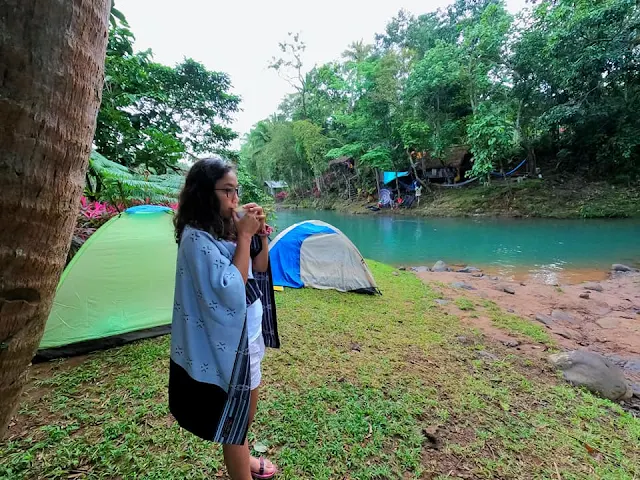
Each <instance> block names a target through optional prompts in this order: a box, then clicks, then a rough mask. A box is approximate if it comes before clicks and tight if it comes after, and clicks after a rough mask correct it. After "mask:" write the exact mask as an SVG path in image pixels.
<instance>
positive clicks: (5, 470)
mask: <svg viewBox="0 0 640 480" xmlns="http://www.w3.org/2000/svg"><path fill="white" fill-rule="evenodd" d="M371 265H372V269H373V273H374V275H375V277H376V279H377V281H378V284H379V286H380V287H381V289H382V291H383V294H384V295H383V296H382V297H369V296H360V295H350V294H340V293H338V292H332V291H317V290H299V291H294V290H286V291H285V292H284V293H281V294H278V297H277V299H278V309H279V310H278V313H279V322H280V323H279V326H280V329H281V337H282V343H283V348H282V349H281V350H279V351H273V350H270V351H269V352H268V353H267V357H266V359H265V362H264V366H263V368H264V382H265V387H264V389H263V392H262V400H261V403H260V405H259V410H258V415H257V419H256V425H255V428H253V429H252V431H251V433H250V442H251V443H252V444H254V443H255V442H260V443H261V444H264V445H266V446H267V447H268V452H267V455H268V456H269V457H270V458H271V459H273V460H274V461H275V462H276V463H277V464H278V466H279V467H280V470H281V472H282V473H281V475H280V476H279V478H282V479H311V478H313V479H333V478H335V479H338V478H339V479H343V478H350V479H363V480H364V479H371V480H373V479H396V478H397V479H400V478H402V479H428V478H434V479H435V478H438V479H444V478H452V477H454V478H455V477H457V478H486V479H490V478H532V479H533V478H562V479H578V478H594V479H596V478H607V479H621V480H622V479H629V480H630V479H632V478H634V477H635V478H638V476H640V468H638V465H640V453H639V451H638V449H634V445H638V442H640V421H639V420H638V419H635V418H633V417H632V416H631V415H629V414H628V413H625V412H624V411H623V410H622V409H621V408H620V407H619V406H617V405H615V404H613V403H611V402H608V401H605V400H601V399H599V398H596V397H594V396H592V395H590V394H588V393H585V392H582V391H579V390H574V389H573V388H571V387H569V386H568V385H565V384H564V383H562V382H561V381H560V380H559V379H558V378H557V376H556V375H555V373H554V372H551V371H549V367H548V366H547V365H546V364H545V363H543V362H538V361H536V360H528V359H525V358H522V357H518V356H515V355H513V354H512V352H513V350H509V349H507V348H505V347H502V346H500V345H493V344H491V343H490V342H489V341H487V339H485V338H482V337H481V336H479V334H477V333H474V332H472V331H470V330H469V329H467V328H466V327H464V326H462V325H461V324H460V322H459V321H458V320H457V319H456V317H454V316H453V315H446V314H445V312H444V311H443V310H442V309H440V308H438V307H437V306H435V305H434V299H435V298H438V294H437V292H435V291H434V290H433V289H432V288H430V287H429V286H428V285H425V284H423V283H422V282H420V280H418V279H417V278H416V277H415V276H413V275H412V274H410V273H407V272H400V274H399V275H398V276H394V275H393V274H392V272H393V269H391V268H390V267H387V266H384V265H380V264H375V263H372V264H371ZM456 303H457V302H456ZM485 308H486V309H487V310H489V311H492V312H493V311H494V310H496V311H495V315H496V318H498V319H500V318H503V317H502V316H501V314H500V313H499V311H497V308H494V307H492V306H491V305H488V306H486V307H485ZM504 318H507V319H509V318H510V317H509V316H505V317H504ZM494 321H496V322H499V323H504V324H506V325H508V328H513V329H516V330H517V331H521V333H522V334H525V335H532V336H538V335H539V332H538V333H536V332H537V330H535V329H534V330H529V329H527V328H524V326H523V325H521V324H519V323H517V322H515V320H513V319H510V320H495V319H494ZM520 321H521V322H525V321H524V320H520ZM459 335H466V336H467V337H473V338H474V339H475V340H476V342H474V343H473V344H468V345H466V344H465V345H463V344H461V343H460V342H459V341H457V340H456V338H457V337H458V336H459ZM540 340H541V341H543V340H545V339H544V338H543V337H542V336H540ZM483 343H484V344H483ZM354 344H357V345H358V348H354V347H353V345H354ZM480 344H482V349H483V350H486V351H488V352H490V353H493V354H494V355H495V356H496V357H497V360H491V361H490V360H487V359H479V357H478V355H477V353H478V351H477V350H478V348H479V345H480ZM168 346H169V342H168V338H166V337H165V338H161V339H155V340H149V341H144V342H140V343H136V344H132V345H128V346H125V347H122V348H119V349H114V350H110V351H105V352H101V353H98V354H95V355H92V356H90V357H89V358H88V359H87V360H86V361H84V362H82V363H80V364H78V365H73V363H74V362H72V361H67V362H59V363H54V364H48V365H45V366H40V367H37V368H36V369H35V372H34V375H35V381H34V382H33V384H32V385H31V387H30V388H29V390H28V391H27V392H26V393H25V396H24V402H23V404H22V407H21V409H20V413H19V415H18V417H17V418H16V424H15V425H14V426H13V427H12V429H11V430H10V435H11V437H10V439H9V440H8V441H7V442H5V443H4V444H0V459H1V460H0V478H6V479H12V480H13V479H21V478H25V479H36V478H37V479H40V478H53V479H58V478H60V479H61V478H74V479H79V478H87V479H107V478H122V479H128V478H141V479H142V478H144V479H166V478H189V479H204V478H226V477H225V474H224V468H223V464H222V457H221V450H220V448H219V447H218V446H213V445H210V444H208V443H206V442H202V441H200V440H197V439H195V438H194V437H193V436H191V435H190V434H188V433H185V432H183V431H182V430H181V429H180V428H179V427H178V426H177V425H176V424H175V423H174V422H173V421H172V419H171V417H170V415H169V413H168V409H167V398H166V388H167V367H168Z"/></svg>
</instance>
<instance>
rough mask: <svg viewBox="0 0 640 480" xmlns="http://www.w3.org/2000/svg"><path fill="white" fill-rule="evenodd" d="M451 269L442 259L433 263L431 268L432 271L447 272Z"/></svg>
mask: <svg viewBox="0 0 640 480" xmlns="http://www.w3.org/2000/svg"><path fill="white" fill-rule="evenodd" d="M449 270H451V269H450V268H449V266H448V265H447V264H446V263H444V262H443V261H442V260H438V261H437V262H436V263H435V265H434V266H433V267H432V268H431V271H432V272H448V271H449Z"/></svg>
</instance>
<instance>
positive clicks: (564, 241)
mask: <svg viewBox="0 0 640 480" xmlns="http://www.w3.org/2000/svg"><path fill="white" fill-rule="evenodd" d="M310 219H315V220H322V221H325V222H327V223H330V224H331V225H334V226H335V227H337V228H339V229H340V230H342V232H344V233H345V234H346V235H347V236H348V237H349V238H350V239H351V241H352V242H353V243H354V244H355V245H356V246H357V247H358V249H359V250H360V252H361V253H362V255H363V256H364V257H365V258H369V259H372V260H377V261H380V262H384V263H388V264H391V265H396V266H399V265H405V266H419V265H427V266H429V265H432V264H433V263H435V262H436V261H437V260H444V261H445V262H447V263H449V264H451V265H474V266H477V267H480V268H483V269H485V270H488V271H493V272H495V273H497V274H500V275H507V276H511V277H513V278H525V277H529V278H531V277H534V278H537V279H539V280H541V281H543V282H545V283H555V282H559V281H560V280H563V281H582V280H599V279H601V278H604V276H605V275H606V272H607V271H608V269H609V268H610V267H611V264H613V263H626V264H632V265H638V264H639V263H640V221H639V220H637V219H635V220H552V219H504V218H418V217H400V216H391V215H382V214H378V215H348V214H342V213H337V212H333V211H324V210H323V211H316V210H281V211H278V212H277V219H276V222H275V223H276V227H277V229H278V230H280V231H281V230H283V229H285V228H286V227H288V226H290V225H293V224H294V223H297V222H301V221H303V220H310Z"/></svg>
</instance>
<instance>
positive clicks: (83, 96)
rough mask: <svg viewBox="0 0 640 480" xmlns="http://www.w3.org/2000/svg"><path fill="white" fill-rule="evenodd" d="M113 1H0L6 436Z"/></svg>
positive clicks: (69, 219) (72, 212) (39, 326)
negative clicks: (0, 33)
mask: <svg viewBox="0 0 640 480" xmlns="http://www.w3.org/2000/svg"><path fill="white" fill-rule="evenodd" d="M110 6H111V0H50V1H48V2H41V1H37V0H6V1H3V2H0V32H2V35H0V225H2V228H0V399H2V400H1V401H0V438H2V437H3V436H4V435H6V432H7V425H8V424H9V420H10V419H11V416H12V415H13V413H14V411H15V409H16V407H17V404H18V399H19V397H20V394H21V392H22V387H23V385H24V384H25V381H26V378H27V367H28V366H29V364H30V362H31V359H32V358H33V355H34V353H35V351H36V349H37V347H38V344H39V343H40V338H41V336H42V333H43V331H44V325H45V322H46V320H47V317H48V315H49V311H50V309H51V304H52V301H53V296H54V294H55V289H56V285H57V283H58V280H59V278H60V274H61V272H62V269H63V267H64V264H65V259H66V256H67V251H68V249H69V244H70V241H71V236H72V233H73V228H74V225H75V222H76V216H77V213H78V209H79V200H80V195H81V192H82V188H83V184H84V178H85V172H86V169H87V162H88V159H89V153H90V149H91V141H92V139H93V134H94V130H95V123H96V115H97V113H98V108H99V107H100V98H101V92H102V84H103V76H104V56H105V50H106V43H107V32H108V28H107V26H108V20H109V18H108V17H109V8H110Z"/></svg>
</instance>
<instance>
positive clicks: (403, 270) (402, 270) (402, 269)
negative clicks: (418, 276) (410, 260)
mask: <svg viewBox="0 0 640 480" xmlns="http://www.w3.org/2000/svg"><path fill="white" fill-rule="evenodd" d="M398 270H400V271H401V272H406V271H407V267H400V268H398Z"/></svg>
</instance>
